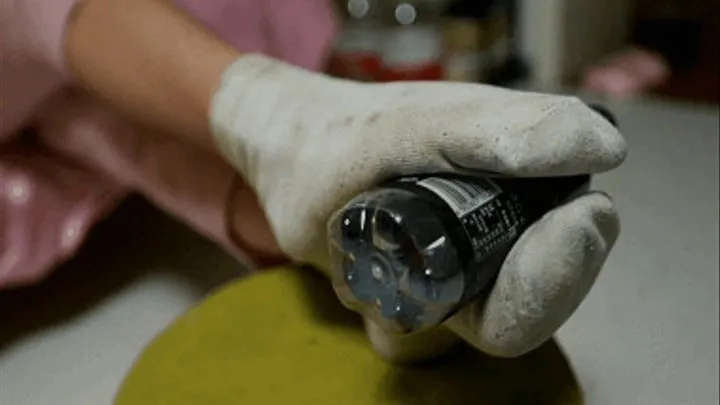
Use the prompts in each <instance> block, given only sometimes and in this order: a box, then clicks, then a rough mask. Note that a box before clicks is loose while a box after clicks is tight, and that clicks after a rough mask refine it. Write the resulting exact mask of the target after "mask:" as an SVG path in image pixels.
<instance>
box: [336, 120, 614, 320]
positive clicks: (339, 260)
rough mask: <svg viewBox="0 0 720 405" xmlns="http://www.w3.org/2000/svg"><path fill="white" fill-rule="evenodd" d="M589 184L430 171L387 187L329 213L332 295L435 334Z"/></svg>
mask: <svg viewBox="0 0 720 405" xmlns="http://www.w3.org/2000/svg"><path fill="white" fill-rule="evenodd" d="M594 108H595V110H596V111H597V112H598V113H599V114H601V115H602V116H604V117H605V118H607V119H608V120H609V121H610V122H612V123H614V118H613V117H612V115H611V114H610V113H609V112H608V111H607V110H605V109H603V108H601V107H594ZM589 186H590V176H589V175H580V176H572V177H553V178H522V179H520V178H494V179H490V178H477V177H467V176H457V175H447V174H430V175H417V176H407V177H401V178H398V179H395V180H392V181H389V182H387V183H384V184H381V185H379V186H378V187H377V188H375V189H373V190H370V191H368V192H366V193H363V194H361V195H359V196H357V197H356V198H354V199H353V200H351V201H350V202H349V203H348V204H347V205H346V206H345V207H343V208H342V209H341V210H339V211H338V212H336V213H335V214H334V215H332V216H331V219H330V221H329V223H328V236H329V251H330V260H331V270H332V281H333V286H334V288H335V291H336V292H337V294H338V297H339V298H340V300H341V301H342V302H343V303H344V304H345V305H346V306H347V307H349V308H351V309H354V310H356V311H358V312H361V313H362V314H363V315H365V316H369V317H372V318H374V319H375V320H376V321H378V322H379V323H380V324H381V325H384V326H385V327H386V328H387V329H388V330H391V331H394V332H396V333H401V334H403V333H412V332H416V331H419V330H423V329H426V328H430V327H432V326H434V325H437V324H439V323H441V322H443V321H444V320H446V319H447V318H448V317H450V316H451V315H453V314H454V313H455V312H456V311H457V310H459V309H460V308H462V307H463V306H465V305H467V304H468V303H469V302H470V301H474V300H477V299H479V298H481V297H482V296H483V295H484V294H486V293H487V292H489V291H490V289H491V288H492V286H493V284H494V280H495V278H496V276H497V274H498V271H499V270H500V267H501V266H502V263H503V262H504V260H505V257H506V255H507V254H508V253H509V251H510V249H511V248H512V246H513V245H514V243H515V242H516V241H517V239H518V238H519V237H520V236H521V235H522V233H523V232H524V231H525V229H527V228H528V227H529V226H530V225H531V224H532V223H533V222H535V221H537V220H538V219H539V218H541V217H542V216H543V215H544V214H545V213H547V212H548V211H550V210H552V209H553V208H555V207H557V206H559V205H560V204H562V203H564V202H566V201H568V200H570V199H572V198H574V197H575V196H577V195H579V194H581V193H584V192H586V191H587V190H588V188H589Z"/></svg>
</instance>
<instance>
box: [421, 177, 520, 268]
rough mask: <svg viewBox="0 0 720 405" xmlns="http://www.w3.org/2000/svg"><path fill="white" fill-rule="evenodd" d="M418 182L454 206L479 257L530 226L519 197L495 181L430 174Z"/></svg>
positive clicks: (449, 205)
mask: <svg viewBox="0 0 720 405" xmlns="http://www.w3.org/2000/svg"><path fill="white" fill-rule="evenodd" d="M415 184H416V185H417V186H420V187H423V188H424V189H426V190H428V191H430V192H432V193H433V194H435V195H436V196H437V197H439V198H440V199H442V200H443V201H444V202H445V203H446V204H447V205H448V207H450V209H451V210H452V211H453V213H454V214H455V216H457V218H458V220H459V221H460V223H461V225H462V228H463V230H464V231H465V234H466V235H467V237H468V239H469V240H470V243H471V244H472V247H473V250H474V252H475V255H476V258H481V257H486V256H488V255H490V254H492V253H494V252H496V251H497V250H498V249H500V248H502V247H505V246H507V244H508V243H510V242H512V241H514V240H515V239H516V238H517V237H518V236H519V234H520V233H521V232H522V231H523V229H524V228H525V226H526V223H527V217H526V215H525V213H524V209H523V206H522V203H521V201H520V199H519V198H518V196H517V195H516V194H515V193H506V192H504V190H503V189H502V188H501V187H500V186H499V185H498V184H497V183H495V182H493V181H492V180H489V179H472V180H463V179H457V178H446V177H427V178H423V179H418V180H417V181H416V182H415Z"/></svg>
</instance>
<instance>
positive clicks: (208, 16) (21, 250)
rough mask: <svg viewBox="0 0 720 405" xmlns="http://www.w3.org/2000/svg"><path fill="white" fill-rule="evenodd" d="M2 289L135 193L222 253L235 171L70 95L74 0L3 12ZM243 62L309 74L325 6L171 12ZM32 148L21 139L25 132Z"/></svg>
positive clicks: (265, 3) (228, 5) (73, 247)
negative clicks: (268, 61) (65, 46)
mask: <svg viewBox="0 0 720 405" xmlns="http://www.w3.org/2000/svg"><path fill="white" fill-rule="evenodd" d="M0 1H1V3H0V5H1V6H2V10H0V20H1V27H2V31H1V32H0V34H1V36H0V41H1V42H0V54H1V57H2V60H1V61H0V63H2V64H1V65H0V66H2V70H1V71H0V81H1V82H2V83H3V86H0V108H1V109H2V110H1V112H2V114H1V115H0V120H1V121H0V125H1V126H0V288H3V287H6V288H7V287H11V286H16V285H22V284H26V283H31V282H34V281H37V280H39V279H41V278H42V277H43V276H45V275H46V274H47V273H48V272H50V271H51V270H52V269H53V268H54V267H55V266H56V265H57V264H58V263H60V262H62V261H64V260H66V259H67V258H69V257H71V256H72V255H73V254H74V253H75V252H76V251H77V250H78V248H79V247H80V245H81V244H82V242H83V241H84V239H85V238H86V236H87V234H88V232H89V230H90V229H91V228H92V226H93V224H94V223H96V222H97V221H98V220H99V219H101V218H102V217H103V216H104V215H106V214H107V213H108V212H110V211H112V209H113V208H114V207H115V206H116V205H117V203H118V202H119V201H120V200H121V199H122V198H123V197H124V196H125V195H127V194H128V193H129V192H132V191H136V192H139V193H142V194H143V195H145V196H146V197H148V198H149V199H150V200H152V201H154V202H155V203H156V204H157V205H158V206H160V207H162V208H164V209H165V210H167V211H168V212H169V213H171V214H173V215H175V216H177V217H178V218H180V219H181V220H184V221H185V222H186V223H188V224H190V225H191V226H192V227H194V228H195V229H196V230H198V231H199V232H201V233H203V234H204V235H206V236H207V237H209V238H211V239H212V240H214V241H216V242H217V243H219V244H221V245H223V246H224V247H226V248H227V249H228V250H230V251H237V248H236V247H235V246H233V244H232V243H231V242H230V240H229V238H228V235H227V234H226V231H225V229H226V213H225V209H226V207H225V204H226V202H227V197H228V193H229V191H230V182H231V178H232V176H233V171H232V170H231V168H230V167H229V166H228V165H227V164H226V163H225V162H224V161H222V160H221V159H220V158H219V157H218V156H217V155H215V154H214V153H212V152H208V151H205V150H201V149H199V148H195V147H193V146H191V145H190V144H186V143H184V142H183V141H180V140H178V139H174V138H172V137H168V136H165V135H159V134H157V133H148V132H146V131H143V130H140V129H138V128H137V127H135V126H134V125H132V124H131V123H129V122H127V121H125V120H123V119H121V118H120V117H119V116H118V115H116V114H115V113H114V112H113V110H111V109H110V108H108V107H107V106H104V105H102V104H101V103H100V102H99V101H98V100H95V99H93V98H92V97H91V96H89V95H87V94H85V93H83V92H82V91H81V90H79V89H76V88H73V87H72V83H71V82H70V80H69V77H68V75H67V73H66V69H65V66H64V60H63V54H62V46H61V44H62V38H63V30H64V26H65V23H66V20H67V16H68V15H69V13H70V12H71V10H72V8H73V7H74V5H75V3H76V2H77V1H78V0H0ZM176 3H178V5H179V6H181V7H184V8H185V9H186V10H188V11H189V12H190V13H191V14H192V15H194V16H195V17H196V18H198V20H199V21H201V22H202V23H204V24H205V25H207V26H208V27H210V28H211V29H214V30H215V32H216V33H217V34H218V35H219V36H221V37H222V38H223V39H225V40H226V41H228V42H229V43H231V44H233V45H234V46H236V47H237V48H238V49H239V50H241V51H245V52H262V53H265V54H268V55H270V56H274V57H277V58H281V59H284V60H286V61H288V62H290V63H293V64H296V65H299V66H303V67H305V68H308V69H315V70H317V69H319V68H320V67H321V66H322V65H323V62H324V58H325V56H326V51H327V50H328V48H329V44H330V41H331V40H332V38H333V36H334V33H335V30H336V22H335V20H334V16H333V13H332V9H331V6H330V1H329V0H294V1H287V0H176ZM31 124H32V126H33V128H34V131H33V132H34V133H35V134H36V137H37V139H36V141H37V142H27V141H26V140H24V139H23V138H22V137H18V134H19V133H20V131H21V129H22V128H25V127H27V126H28V125H31Z"/></svg>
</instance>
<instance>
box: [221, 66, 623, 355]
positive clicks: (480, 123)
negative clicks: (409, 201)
mask: <svg viewBox="0 0 720 405" xmlns="http://www.w3.org/2000/svg"><path fill="white" fill-rule="evenodd" d="M211 128H212V131H213V134H214V136H215V138H216V140H217V144H218V147H219V149H220V150H221V151H222V153H223V154H224V155H225V157H226V158H227V159H228V161H230V162H231V163H232V164H233V165H234V166H235V168H236V169H237V170H238V171H239V172H240V173H241V174H242V175H243V176H244V177H245V179H246V180H247V181H248V182H249V183H250V184H251V185H252V186H253V187H254V188H255V190H256V192H257V194H258V197H259V199H260V201H261V204H262V206H263V208H264V209H265V211H266V214H267V216H268V219H269V222H270V224H271V227H272V229H273V232H274V233H275V236H276V238H277V240H278V243H279V245H280V246H281V248H282V249H283V250H284V251H285V252H286V253H287V254H288V255H289V256H290V257H292V258H293V259H295V260H297V261H299V262H305V263H310V264H313V265H315V266H316V267H318V268H320V269H321V270H326V271H327V269H328V266H329V261H328V248H327V246H328V244H327V235H326V225H327V221H328V219H329V217H330V215H331V214H332V213H333V212H334V211H335V210H338V209H340V208H341V207H342V206H343V205H344V204H345V203H346V202H347V201H349V200H350V199H351V198H353V197H355V196H356V195H357V194H360V193H362V192H363V191H365V190H367V189H369V188H371V187H372V186H374V185H376V184H377V183H378V182H381V181H383V180H386V179H388V178H390V177H393V176H397V175H408V174H416V173H428V172H443V173H452V172H462V173H468V172H471V173H472V172H476V173H478V174H482V173H488V172H492V173H498V174H503V175H509V176H518V177H523V176H525V177H536V176H555V175H574V174H582V173H590V174H592V173H599V172H604V171H607V170H610V169H613V168H615V167H617V166H618V165H619V164H620V163H621V162H622V161H623V160H624V158H625V155H626V143H625V141H624V139H623V138H622V136H621V135H620V134H619V133H618V131H617V130H616V129H615V128H614V127H613V126H612V125H611V124H610V123H609V122H608V121H607V120H605V119H604V118H603V117H601V116H600V115H599V114H597V113H595V112H594V111H592V110H591V109H589V108H588V107H586V105H585V104H584V103H582V102H581V101H580V100H578V99H577V98H574V97H566V96H557V95H546V94H536V93H527V92H520V91H512V90H507V89H501V88H496V87H491V86H485V85H471V84H461V83H442V82H436V83H413V82H400V83H390V84H361V83H355V82H350V81H345V80H339V79H334V78H329V77H326V76H323V75H319V74H314V73H310V72H307V71H305V70H301V69H298V68H294V67H291V66H289V65H286V64H283V63H280V62H277V61H275V60H272V59H268V58H266V57H263V56H260V55H246V56H243V57H241V58H240V59H239V60H238V61H237V62H236V63H234V64H233V65H231V66H230V67H229V68H228V69H227V70H226V72H225V74H224V77H223V81H222V84H221V86H220V88H219V90H218V91H217V93H216V94H215V97H214V102H213V111H212V117H211ZM618 232H619V224H618V217H617V214H616V212H615V210H614V208H613V204H612V202H611V200H610V199H609V198H608V197H607V196H605V195H604V194H600V193H589V194H587V195H584V196H581V197H579V198H577V199H576V200H574V201H572V202H571V203H568V204H566V205H564V206H562V207H560V208H558V209H556V210H554V211H552V212H550V213H549V214H547V215H546V216H545V217H543V218H542V219H541V220H540V221H538V222H537V223H535V224H534V225H532V226H531V227H530V228H529V229H528V230H527V231H526V232H525V234H524V235H522V237H521V238H520V239H519V241H518V242H517V243H516V245H515V246H514V248H513V249H512V250H511V252H510V253H509V255H508V257H507V260H506V261H505V263H504V265H503V267H502V269H501V271H500V275H499V278H498V280H497V282H496V285H495V287H494V289H493V291H492V292H491V294H490V295H489V298H487V300H486V301H484V302H477V303H474V304H471V305H470V306H468V307H467V308H466V309H464V310H462V311H460V312H459V313H458V314H456V315H455V316H454V317H452V318H451V319H450V320H448V321H447V322H446V323H445V324H444V325H443V326H442V327H438V328H436V329H434V330H431V331H429V332H425V333H421V334H418V335H411V336H395V335H392V334H388V333H386V332H385V331H384V330H382V329H381V328H379V327H378V326H377V325H375V324H374V323H373V322H372V321H367V322H366V324H367V329H368V333H369V335H370V339H371V341H372V342H373V344H374V345H375V347H376V348H377V349H378V351H379V352H380V353H381V354H382V355H384V356H385V357H387V358H388V359H391V360H397V361H405V360H416V359H419V358H423V357H426V356H430V355H434V354H437V353H438V352H440V351H442V350H444V349H446V348H447V347H448V346H449V345H450V344H451V343H453V342H454V341H455V340H456V337H457V336H459V337H461V338H462V339H464V340H466V341H467V342H469V343H470V344H472V345H474V346H475V347H477V348H478V349H480V350H482V351H485V352H487V353H489V354H492V355H496V356H506V357H507V356H517V355H520V354H523V353H526V352H527V351H529V350H532V349H534V348H536V347H537V346H539V345H540V344H542V343H543V342H544V341H546V340H547V339H549V338H550V337H551V336H552V334H553V333H554V332H555V331H556V330H557V329H558V328H559V327H560V326H561V325H562V324H563V323H564V322H565V320H566V319H567V318H568V317H569V316H570V315H571V313H572V312H573V311H574V310H575V308H576V307H577V306H578V305H579V303H580V302H581V300H582V299H583V298H584V296H585V295H586V294H587V292H588V291H589V289H590V287H591V286H592V284H593V282H594V281H595V278H596V276H597V274H598V272H599V271H600V268H601V267H602V265H603V263H604V262H605V259H606V258H607V255H608V253H609V251H610V249H611V248H612V246H613V244H614V242H615V240H616V238H617V236H618Z"/></svg>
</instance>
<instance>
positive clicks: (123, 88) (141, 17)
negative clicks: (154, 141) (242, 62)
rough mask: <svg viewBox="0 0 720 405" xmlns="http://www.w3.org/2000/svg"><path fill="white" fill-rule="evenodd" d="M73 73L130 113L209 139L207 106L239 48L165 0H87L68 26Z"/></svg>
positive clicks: (159, 126)
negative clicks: (231, 45)
mask: <svg viewBox="0 0 720 405" xmlns="http://www.w3.org/2000/svg"><path fill="white" fill-rule="evenodd" d="M65 45H66V48H65V49H66V52H67V60H68V65H69V67H70V70H71V72H72V74H73V75H74V76H75V78H76V79H77V80H78V81H79V82H80V83H81V84H82V85H84V86H85V87H86V88H88V89H89V90H90V91H92V92H94V93H96V94H97V95H99V96H100V97H102V98H104V99H106V100H107V101H108V102H110V103H111V104H112V105H113V106H114V107H115V108H117V109H118V110H120V111H122V112H123V113H125V114H127V115H128V116H129V117H131V118H132V119H135V120H137V121H141V122H144V123H145V124H149V125H151V126H153V127H155V128H157V129H160V130H162V131H165V132H170V133H173V134H177V135H181V136H185V137H186V138H188V139H191V140H193V141H196V142H197V143H200V144H203V145H206V146H211V145H212V139H211V136H210V134H209V131H208V114H209V107H210V101H211V98H212V95H213V93H214V91H215V89H216V88H217V87H218V86H219V83H220V77H221V75H222V72H223V71H224V70H225V68H226V67H227V66H228V65H229V64H230V63H232V62H233V61H234V60H235V59H237V58H238V57H239V56H240V54H239V53H238V52H237V51H236V50H234V49H233V48H232V47H230V46H229V45H227V44H225V43H223V42H222V41H221V40H220V39H218V38H217V37H215V36H214V35H213V34H212V33H210V32H209V31H207V30H206V29H204V28H203V27H202V26H200V25H199V24H197V23H196V22H194V21H193V20H192V19H191V18H190V17H189V16H187V15H185V14H184V12H183V11H182V10H179V9H177V8H176V7H175V6H174V5H173V4H172V3H171V2H170V1H167V0H85V2H84V3H82V4H81V5H79V6H78V8H77V10H76V12H75V14H74V16H73V17H72V18H71V20H70V21H69V23H68V27H67V32H66V44H65Z"/></svg>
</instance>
